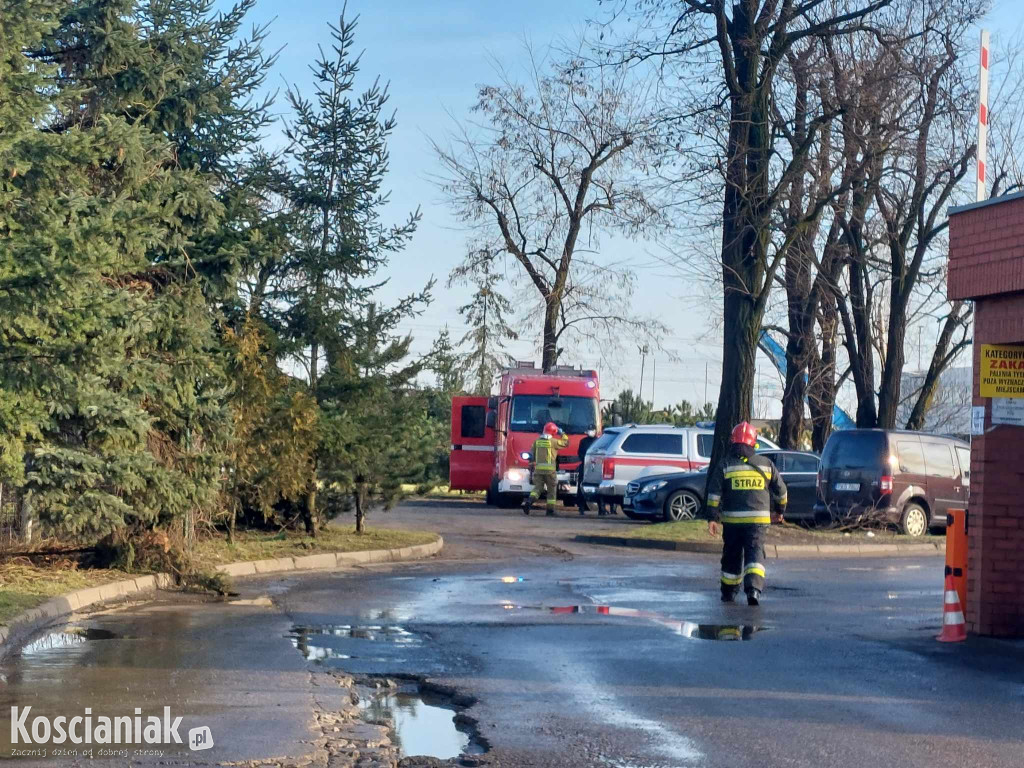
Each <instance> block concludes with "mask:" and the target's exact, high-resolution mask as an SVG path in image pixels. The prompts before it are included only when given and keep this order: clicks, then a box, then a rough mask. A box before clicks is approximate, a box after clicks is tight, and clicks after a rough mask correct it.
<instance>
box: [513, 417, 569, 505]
mask: <svg viewBox="0 0 1024 768" xmlns="http://www.w3.org/2000/svg"><path fill="white" fill-rule="evenodd" d="M568 446H569V436H568V435H567V434H565V432H563V431H562V430H561V429H559V427H558V425H557V424H555V423H554V422H553V421H549V422H548V423H547V424H545V425H544V430H543V431H542V432H541V435H540V437H538V438H537V439H536V440H535V441H534V443H533V490H532V491H530V495H529V496H527V497H526V498H525V499H523V514H524V515H528V514H530V510H531V509H532V508H533V501H534V499H536V498H537V497H538V496H540V492H541V489H542V488H543V489H544V491H545V495H546V501H547V508H548V515H549V516H553V515H554V514H555V501H556V497H557V494H558V472H557V469H558V451H559V449H561V448H567V447H568Z"/></svg>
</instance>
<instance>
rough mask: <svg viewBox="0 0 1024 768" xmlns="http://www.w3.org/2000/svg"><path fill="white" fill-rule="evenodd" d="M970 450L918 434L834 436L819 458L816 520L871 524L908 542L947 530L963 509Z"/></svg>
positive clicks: (849, 433) (867, 432) (852, 433)
mask: <svg viewBox="0 0 1024 768" xmlns="http://www.w3.org/2000/svg"><path fill="white" fill-rule="evenodd" d="M970 473H971V447H970V446H969V445H968V444H967V443H965V442H962V441H960V440H956V439H953V438H950V437H942V436H940V435H929V434H926V433H922V432H904V431H898V430H884V429H850V430H844V431H842V432H833V433H832V436H831V437H829V439H828V442H827V443H826V444H825V450H824V451H823V452H822V454H821V469H820V470H819V471H818V492H817V501H816V503H815V505H814V516H815V519H816V520H817V521H818V522H819V523H821V522H829V521H837V522H840V521H843V520H853V519H867V518H873V519H877V520H879V521H881V522H887V523H894V524H896V525H898V526H899V528H900V531H901V532H902V533H905V534H907V535H909V536H921V535H923V534H924V533H926V532H927V531H928V529H929V528H942V527H944V526H945V525H946V513H947V512H948V510H950V509H957V508H963V507H965V506H966V505H967V493H968V491H969V489H970V477H971V474H970Z"/></svg>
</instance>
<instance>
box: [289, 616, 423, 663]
mask: <svg viewBox="0 0 1024 768" xmlns="http://www.w3.org/2000/svg"><path fill="white" fill-rule="evenodd" d="M286 637H287V638H288V639H289V640H290V641H291V644H292V646H293V647H294V648H295V649H296V650H297V651H298V652H299V653H301V654H302V655H303V657H305V658H306V659H309V660H310V661H316V662H323V661H330V660H335V659H341V660H344V659H360V660H362V661H367V662H374V663H383V662H397V661H401V659H396V658H393V657H391V656H389V655H382V654H381V653H380V651H383V649H384V648H385V647H389V648H401V647H408V646H416V645H420V644H421V643H422V641H421V640H420V638H419V637H418V636H416V635H415V634H414V633H412V632H410V631H409V630H407V629H405V628H404V627H401V626H399V625H397V624H367V625H351V624H320V625H315V626H310V625H297V626H294V627H292V629H291V631H290V632H289V633H288V634H287V635H286ZM374 649H377V652H375V651H374Z"/></svg>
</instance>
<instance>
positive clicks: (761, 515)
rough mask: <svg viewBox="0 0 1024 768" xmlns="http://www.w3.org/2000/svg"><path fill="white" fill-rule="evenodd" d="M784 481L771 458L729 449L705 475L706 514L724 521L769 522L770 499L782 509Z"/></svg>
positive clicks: (783, 505) (766, 523)
mask: <svg viewBox="0 0 1024 768" xmlns="http://www.w3.org/2000/svg"><path fill="white" fill-rule="evenodd" d="M787 500H788V499H787V495H786V484H785V483H784V482H783V481H782V477H781V476H780V474H779V470H778V469H776V467H775V465H774V464H773V463H772V462H771V460H770V459H768V458H766V457H764V456H758V455H754V456H751V457H749V458H748V457H746V456H743V455H742V454H740V453H739V452H738V451H736V450H735V449H734V450H731V451H730V452H729V454H728V455H727V456H726V457H725V458H724V459H723V460H722V463H721V464H720V465H719V467H718V468H717V469H716V470H715V471H714V472H713V473H712V474H711V477H709V478H708V503H707V509H708V517H709V519H711V520H715V521H719V520H720V521H721V522H723V523H748V524H755V525H768V524H769V523H771V521H772V519H771V513H772V503H773V502H774V504H775V505H776V506H777V507H778V509H779V511H780V512H784V511H785V508H786V502H787Z"/></svg>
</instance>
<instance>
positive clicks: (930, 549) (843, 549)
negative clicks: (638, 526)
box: [575, 534, 946, 558]
mask: <svg viewBox="0 0 1024 768" xmlns="http://www.w3.org/2000/svg"><path fill="white" fill-rule="evenodd" d="M575 541H578V542H580V543H581V544H603V545H605V546H610V547H632V548H634V549H663V550H668V551H672V552H696V553H699V554H706V555H717V554H721V552H722V545H721V544H719V543H716V542H704V541H663V540H661V539H628V538H626V537H625V536H588V535H586V534H579V535H577V536H576V538H575ZM764 552H765V555H766V556H768V557H775V558H790V557H793V558H796V557H908V556H912V555H942V554H945V552H946V543H945V541H943V542H942V543H941V544H767V545H765V548H764Z"/></svg>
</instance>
